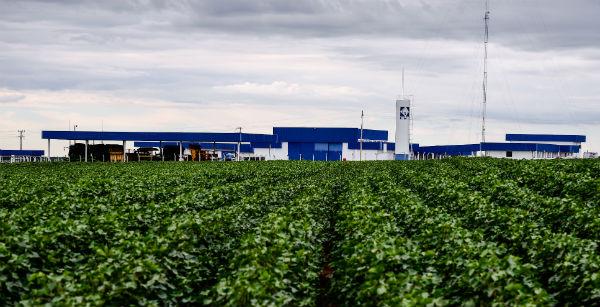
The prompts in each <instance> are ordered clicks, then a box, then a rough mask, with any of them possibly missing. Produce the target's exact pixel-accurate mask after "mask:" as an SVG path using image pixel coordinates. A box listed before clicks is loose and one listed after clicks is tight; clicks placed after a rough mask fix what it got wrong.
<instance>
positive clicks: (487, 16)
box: [479, 0, 490, 156]
mask: <svg viewBox="0 0 600 307" xmlns="http://www.w3.org/2000/svg"><path fill="white" fill-rule="evenodd" d="M483 20H484V22H485V33H484V39H483V48H484V56H483V105H482V108H481V109H482V110H481V144H480V145H479V151H481V154H482V155H483V156H486V154H485V152H484V151H483V148H482V147H483V143H485V118H486V115H487V114H486V112H487V90H488V88H487V87H488V63H487V62H488V42H489V21H490V3H489V0H485V16H484V18H483Z"/></svg>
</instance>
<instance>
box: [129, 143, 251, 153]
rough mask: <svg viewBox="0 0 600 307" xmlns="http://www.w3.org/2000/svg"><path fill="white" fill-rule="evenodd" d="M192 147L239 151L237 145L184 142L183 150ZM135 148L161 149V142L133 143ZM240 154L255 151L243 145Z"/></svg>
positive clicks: (174, 144) (166, 144) (168, 144)
mask: <svg viewBox="0 0 600 307" xmlns="http://www.w3.org/2000/svg"><path fill="white" fill-rule="evenodd" d="M190 145H199V146H200V148H201V149H203V150H208V151H210V150H212V149H213V148H214V149H215V150H219V151H237V144H232V143H194V142H182V147H183V148H188V147H190ZM133 146H134V147H157V148H158V147H160V142H133ZM162 146H163V147H165V146H179V142H163V143H162ZM240 152H243V153H253V152H254V149H253V148H252V146H251V145H250V144H242V146H240Z"/></svg>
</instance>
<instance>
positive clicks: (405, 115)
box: [400, 107, 410, 119]
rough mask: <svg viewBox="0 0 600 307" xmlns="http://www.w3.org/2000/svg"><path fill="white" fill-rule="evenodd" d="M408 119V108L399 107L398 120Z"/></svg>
mask: <svg viewBox="0 0 600 307" xmlns="http://www.w3.org/2000/svg"><path fill="white" fill-rule="evenodd" d="M409 118H410V107H400V119H409Z"/></svg>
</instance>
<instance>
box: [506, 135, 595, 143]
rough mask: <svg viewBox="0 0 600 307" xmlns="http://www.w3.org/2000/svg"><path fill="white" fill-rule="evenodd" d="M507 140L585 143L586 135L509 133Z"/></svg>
mask: <svg viewBox="0 0 600 307" xmlns="http://www.w3.org/2000/svg"><path fill="white" fill-rule="evenodd" d="M506 140H507V141H513V142H574V143H584V142H585V141H586V137H585V135H571V134H507V135H506Z"/></svg>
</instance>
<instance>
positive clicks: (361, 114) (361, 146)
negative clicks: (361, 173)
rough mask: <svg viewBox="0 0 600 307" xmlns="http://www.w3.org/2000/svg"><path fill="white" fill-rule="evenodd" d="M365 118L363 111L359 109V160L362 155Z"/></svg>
mask: <svg viewBox="0 0 600 307" xmlns="http://www.w3.org/2000/svg"><path fill="white" fill-rule="evenodd" d="M364 119H365V111H364V110H361V111H360V143H359V144H360V158H359V161H362V156H363V126H364V121H365V120H364Z"/></svg>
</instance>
